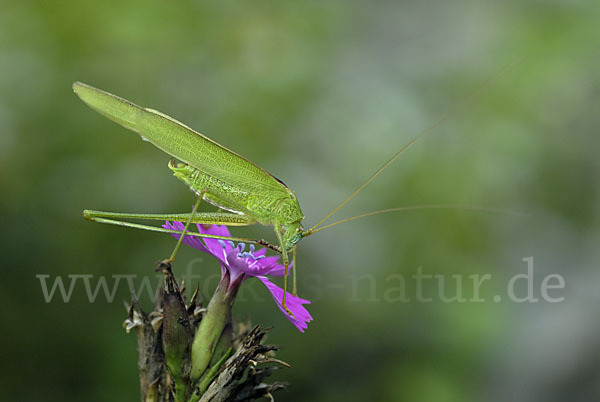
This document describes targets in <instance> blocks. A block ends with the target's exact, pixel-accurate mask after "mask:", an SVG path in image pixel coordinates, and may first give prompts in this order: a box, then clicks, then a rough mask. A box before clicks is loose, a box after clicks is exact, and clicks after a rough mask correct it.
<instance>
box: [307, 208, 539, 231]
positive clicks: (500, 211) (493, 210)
mask: <svg viewBox="0 0 600 402" xmlns="http://www.w3.org/2000/svg"><path fill="white" fill-rule="evenodd" d="M416 209H457V210H466V211H476V212H488V213H493V214H504V215H512V216H519V217H525V216H527V215H526V214H523V213H520V212H517V211H512V210H508V209H501V208H493V207H482V206H477V205H452V204H428V205H409V206H406V207H397V208H388V209H379V210H377V211H371V212H365V213H364V214H360V215H356V216H351V217H350V218H345V219H341V220H339V221H336V222H333V223H330V224H328V225H325V226H321V227H319V228H317V229H314V228H313V229H311V230H310V232H309V233H307V234H305V235H304V236H305V237H306V236H310V235H312V234H314V233H317V232H320V231H321V230H324V229H329V228H331V227H333V226H337V225H340V224H342V223H346V222H351V221H354V220H357V219H360V218H366V217H368V216H373V215H381V214H387V213H390V212H400V211H410V210H416Z"/></svg>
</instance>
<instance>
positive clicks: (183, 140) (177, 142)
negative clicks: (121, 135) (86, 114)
mask: <svg viewBox="0 0 600 402" xmlns="http://www.w3.org/2000/svg"><path fill="white" fill-rule="evenodd" d="M73 90H74V91H75V93H76V94H77V95H78V96H79V97H80V98H81V100H83V101H84V102H85V103H86V104H87V105H88V106H90V107H91V108H92V109H94V110H96V111H97V112H99V113H100V114H102V115H104V116H106V117H108V118H109V119H111V120H113V121H115V122H117V123H119V124H120V125H122V126H123V127H125V128H128V129H130V130H133V131H135V132H137V133H138V134H140V135H142V136H143V137H144V138H145V139H147V140H148V141H150V142H151V143H152V144H154V145H155V146H156V147H158V148H160V149H161V150H163V151H164V152H166V153H168V154H169V155H171V156H174V157H175V158H177V159H179V160H181V161H182V162H185V163H187V164H189V165H191V166H193V167H195V168H196V169H198V170H200V171H202V172H204V173H206V174H208V175H210V176H212V177H214V178H216V179H218V180H222V181H224V182H225V183H228V184H230V185H232V186H234V187H236V188H239V189H247V190H248V191H251V192H254V191H271V192H272V191H277V192H282V193H285V194H288V193H289V189H288V188H287V187H286V186H285V185H284V184H283V183H282V182H281V181H279V180H277V179H276V178H275V177H274V176H272V175H271V174H270V173H268V172H267V171H266V170H264V169H262V168H260V167H258V166H256V165H255V164H254V163H252V162H250V161H249V160H247V159H246V158H244V157H242V156H240V155H238V154H236V153H235V152H233V151H230V150H229V149H227V148H225V147H223V146H221V145H219V144H217V143H216V142H214V141H212V140H211V139H209V138H207V137H205V136H203V135H202V134H200V133H198V132H196V131H194V130H192V129H191V128H189V127H188V126H186V125H185V124H182V123H180V122H178V121H177V120H175V119H173V118H172V117H169V116H167V115H165V114H163V113H160V112H157V111H156V110H152V109H147V108H143V107H141V106H138V105H136V104H134V103H132V102H129V101H128V100H126V99H123V98H120V97H118V96H116V95H113V94H111V93H108V92H105V91H102V90H100V89H97V88H94V87H92V86H89V85H86V84H83V83H81V82H75V83H74V84H73Z"/></svg>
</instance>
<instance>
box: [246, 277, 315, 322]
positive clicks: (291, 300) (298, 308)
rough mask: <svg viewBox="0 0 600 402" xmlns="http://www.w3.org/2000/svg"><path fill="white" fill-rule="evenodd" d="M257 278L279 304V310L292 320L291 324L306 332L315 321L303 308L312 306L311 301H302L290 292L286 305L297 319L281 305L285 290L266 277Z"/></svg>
mask: <svg viewBox="0 0 600 402" xmlns="http://www.w3.org/2000/svg"><path fill="white" fill-rule="evenodd" d="M257 278H258V279H260V281H261V282H262V283H263V284H264V285H265V286H266V287H267V289H269V292H271V296H273V299H274V300H275V303H277V307H279V310H281V312H282V313H283V315H284V316H285V317H286V318H287V319H288V320H290V322H291V323H292V324H294V326H295V327H296V328H298V330H299V331H300V332H304V330H305V329H306V328H307V327H308V323H309V322H310V321H312V319H313V318H312V316H311V315H310V314H309V312H308V310H306V309H305V308H304V306H303V304H310V301H308V300H304V299H301V298H299V297H297V296H294V295H292V294H291V293H289V292H288V293H287V297H286V301H285V304H286V305H287V308H288V309H290V311H291V312H292V314H294V317H295V318H293V317H292V316H290V315H289V314H288V313H287V312H286V311H285V309H284V308H283V306H282V304H281V301H282V298H283V289H281V288H280V287H279V286H277V285H275V284H274V283H272V282H271V281H269V280H268V279H267V278H266V277H264V276H258V277H257Z"/></svg>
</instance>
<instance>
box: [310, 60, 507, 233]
mask: <svg viewBox="0 0 600 402" xmlns="http://www.w3.org/2000/svg"><path fill="white" fill-rule="evenodd" d="M517 63H518V62H513V63H509V64H507V65H505V66H504V67H503V68H501V69H500V70H499V71H498V72H496V73H495V74H493V75H492V76H491V77H490V78H488V79H487V80H486V81H484V82H483V83H481V84H479V85H478V86H477V87H476V88H474V89H473V90H472V91H471V92H469V93H468V94H467V95H466V96H465V97H464V98H462V100H460V101H459V102H456V103H455V105H454V107H452V108H450V109H449V110H448V111H447V112H446V113H444V114H443V115H442V116H441V117H440V118H438V119H437V120H436V121H435V122H434V123H433V124H431V125H430V126H429V127H427V128H425V129H424V130H423V131H421V132H420V133H419V134H417V135H416V136H415V137H413V139H411V140H410V141H409V142H408V143H407V144H406V145H404V146H403V147H402V148H400V150H399V151H398V152H396V153H395V154H394V155H392V157H391V158H390V159H388V160H387V161H386V162H385V163H384V164H383V165H381V166H380V167H379V168H378V169H377V170H375V172H373V174H371V176H369V178H367V180H365V181H364V182H363V183H362V184H361V185H360V186H358V188H357V189H356V190H354V192H352V194H350V195H349V196H348V197H346V199H345V200H344V201H342V202H341V203H340V204H339V205H338V206H337V207H335V208H334V209H333V210H332V211H331V212H330V213H328V214H327V215H326V216H325V217H324V218H323V219H321V220H320V221H319V222H317V224H316V225H314V226H313V227H312V228H310V229H309V230H307V231H306V232H305V236H310V235H311V234H313V233H315V232H316V229H317V228H318V227H319V226H321V225H322V224H323V223H324V222H325V221H327V220H328V219H329V218H331V216H332V215H333V214H335V213H336V212H337V211H339V210H340V208H342V207H343V206H344V205H346V204H347V203H348V202H350V200H352V199H353V198H354V197H355V196H356V195H357V194H358V193H360V192H361V191H362V190H363V189H364V188H365V187H366V186H367V185H368V184H369V183H370V182H372V181H373V180H374V179H375V178H376V177H377V176H379V174H380V173H381V172H383V171H384V170H385V169H386V168H387V167H388V166H389V165H391V164H392V163H393V162H394V161H395V160H396V159H398V157H399V156H400V155H401V154H402V153H403V152H404V151H406V150H407V149H408V148H410V147H411V146H413V145H414V144H415V143H416V142H417V141H419V140H420V139H421V138H422V137H423V136H425V135H426V134H428V133H429V132H431V131H433V130H434V129H435V128H437V127H438V126H439V125H441V124H442V123H444V122H445V121H446V120H448V119H449V118H450V117H452V116H453V115H454V114H455V113H456V112H457V111H458V110H459V109H460V108H461V107H463V106H464V105H465V104H468V103H470V102H472V101H473V100H474V99H475V98H477V97H478V96H479V95H481V94H482V93H483V91H484V90H485V89H486V88H487V87H488V86H489V85H490V84H491V83H492V82H493V81H494V80H496V78H498V77H499V76H500V75H502V74H503V73H504V72H505V71H506V70H508V69H509V68H510V67H512V66H513V65H515V64H517ZM373 212H378V211H373ZM390 212H391V211H390ZM340 223H341V222H340ZM328 226H332V225H328Z"/></svg>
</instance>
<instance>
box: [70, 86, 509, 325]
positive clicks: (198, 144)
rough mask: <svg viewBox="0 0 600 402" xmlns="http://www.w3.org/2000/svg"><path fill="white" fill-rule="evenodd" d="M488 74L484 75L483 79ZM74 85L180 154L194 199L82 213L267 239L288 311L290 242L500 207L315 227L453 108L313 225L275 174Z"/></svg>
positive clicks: (176, 167)
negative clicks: (253, 233) (350, 226)
mask: <svg viewBox="0 0 600 402" xmlns="http://www.w3.org/2000/svg"><path fill="white" fill-rule="evenodd" d="M492 78H493V77H492ZM490 81H491V79H490V80H488V81H487V82H486V83H485V84H488V83H489V82H490ZM485 84H484V85H485ZM484 85H482V87H480V88H479V90H481V89H482V88H483V86H484ZM73 90H74V91H75V93H76V94H77V95H78V96H79V97H80V98H81V100H83V101H84V102H85V103H86V104H87V105H88V106H90V107H91V108H92V109H94V110H96V111H97V112H99V113H100V114H102V115H104V116H106V117H108V118H109V119H111V120H113V121H115V122H117V123H119V124H120V125H122V126H123V127H125V128H128V129H130V130H133V131H135V132H137V133H138V134H140V135H141V136H142V138H143V139H145V140H147V141H149V142H151V143H152V144H154V145H155V146H156V147H158V148H159V149H161V150H162V151H164V152H166V153H167V154H169V155H171V156H173V157H175V158H177V159H178V160H180V161H181V162H179V163H176V162H173V161H171V162H169V168H170V169H171V170H172V171H173V172H174V175H175V176H176V177H177V178H178V179H180V180H182V181H183V182H184V183H185V184H187V185H188V187H189V188H190V189H191V190H192V191H193V192H194V193H195V194H196V195H197V196H198V201H197V202H196V204H195V206H194V209H193V210H192V212H191V213H183V214H136V213H131V214H130V213H116V212H102V211H92V210H85V211H84V217H85V218H86V219H89V220H91V221H95V222H101V223H109V224H113V225H119V226H127V227H133V228H138V229H144V230H151V231H157V232H166V233H179V232H175V231H172V230H167V229H164V228H159V227H155V226H146V225H141V224H136V223H132V222H127V221H121V220H117V219H149V220H177V221H182V222H187V224H186V226H185V229H184V231H183V233H182V235H183V234H184V233H185V235H186V236H189V235H192V236H200V237H210V238H218V239H224V240H238V241H245V242H249V243H256V244H261V245H264V246H267V247H269V248H270V249H272V250H274V251H277V252H279V253H281V255H282V260H283V263H284V266H285V275H284V292H283V300H282V304H283V307H284V308H285V309H286V311H287V312H288V313H289V314H290V315H291V312H290V311H289V310H288V309H287V307H286V305H285V298H286V294H287V273H288V267H289V265H290V259H289V254H290V253H291V254H292V258H293V263H292V268H293V294H294V295H296V272H295V271H296V270H295V268H296V264H295V257H296V244H297V243H298V242H299V241H300V240H301V239H302V238H304V237H307V236H310V235H312V234H314V233H316V232H318V231H320V230H323V229H326V228H329V227H332V226H335V225H338V224H340V223H344V222H348V221H351V220H354V219H358V218H362V217H365V216H370V215H375V214H381V213H387V212H395V211H402V210H408V209H423V208H462V209H474V210H484V211H492V212H503V211H499V210H495V209H493V208H481V207H471V206H453V205H420V206H410V207H401V208H390V209H385V210H378V211H372V212H368V213H365V214H361V215H358V216H354V217H351V218H347V219H343V220H340V221H337V222H334V223H331V224H328V225H325V226H321V225H322V224H323V223H324V222H325V221H326V220H327V219H329V218H330V217H331V216H332V215H333V214H334V213H335V212H337V211H338V210H339V209H340V208H341V207H342V206H344V205H345V204H346V203H348V202H349V201H350V200H351V199H352V198H353V197H354V196H356V195H357V194H358V193H359V192H360V191H361V190H362V189H363V188H364V187H365V186H366V185H367V184H369V183H370V182H371V181H372V180H373V179H374V178H375V177H376V176H377V175H379V174H380V173H381V172H382V171H383V170H384V169H386V168H387V167H388V166H389V165H390V164H391V163H392V162H393V161H394V160H396V158H398V156H399V155H400V154H401V153H402V152H404V151H405V150H406V149H408V148H409V147H410V146H412V145H413V144H414V143H415V142H417V140H418V139H419V138H421V137H422V136H423V135H425V134H426V133H427V132H429V131H431V130H432V129H433V128H435V127H436V126H438V125H439V124H440V123H441V122H442V121H444V120H446V119H447V118H448V117H449V116H450V115H452V112H448V113H447V114H445V115H444V116H443V117H442V118H440V119H439V120H438V121H437V122H436V123H435V124H433V125H432V126H430V127H429V128H428V129H426V130H424V131H422V132H421V133H420V134H418V135H417V136H415V137H414V138H413V139H412V140H411V141H409V142H408V143H407V144H406V145H404V146H403V147H402V148H401V149H400V150H399V151H397V152H396V153H395V154H394V155H393V156H392V157H391V158H390V159H389V160H388V161H387V162H385V163H384V164H383V165H382V166H381V167H380V168H379V169H377V170H376V171H375V172H374V173H373V174H372V175H371V176H370V177H369V178H368V179H367V180H366V181H365V182H363V183H362V184H361V185H360V186H359V187H358V188H357V189H356V190H355V191H354V192H353V193H352V194H350V195H349V196H348V197H347V198H346V199H345V200H344V201H343V202H342V203H341V204H339V205H338V206H337V207H336V208H335V209H333V210H332V211H331V212H330V213H329V214H328V215H327V216H325V218H323V219H321V220H320V221H319V222H318V223H317V224H316V225H314V226H313V227H312V228H310V229H308V230H305V229H304V228H303V227H302V220H303V219H304V214H303V213H302V210H301V209H300V205H299V203H298V200H297V198H296V194H295V193H294V192H293V191H292V190H290V189H289V188H288V187H287V186H286V185H285V184H284V183H283V182H282V181H281V180H279V179H277V178H275V177H274V176H273V175H271V174H270V173H268V172H267V171H266V170H264V169H262V168H260V167H258V166H257V165H255V164H254V163H252V162H251V161H249V160H247V159H246V158H244V157H242V156H240V155H238V154H236V153H235V152H233V151H230V150H229V149H227V148H225V147H223V146H221V145H219V144H217V143H216V142H214V141H213V140H211V139H209V138H207V137H205V136H204V135H202V134H200V133H198V132H196V131H194V130H192V129H191V128H189V127H188V126H186V125H184V124H182V123H180V122H178V121H177V120H175V119H173V118H171V117H169V116H167V115H165V114H163V113H161V112H158V111H156V110H153V109H148V108H143V107H141V106H138V105H136V104H134V103H132V102H130V101H128V100H125V99H123V98H120V97H118V96H116V95H113V94H110V93H108V92H105V91H102V90H100V89H97V88H94V87H91V86H89V85H86V84H83V83H80V82H75V83H74V84H73ZM479 90H478V91H475V92H473V93H471V95H472V96H474V95H475V94H476V93H478V92H479ZM201 200H204V201H206V202H208V203H210V204H212V205H214V206H216V207H218V208H220V209H221V210H224V211H227V212H196V208H197V207H198V204H199V203H200V201H201ZM190 223H200V224H207V225H212V224H219V225H226V226H246V225H252V224H257V223H258V224H262V225H267V226H269V225H272V226H273V228H274V231H275V235H276V237H277V242H278V245H272V244H270V243H269V242H267V241H265V240H254V239H246V238H238V237H223V236H209V235H200V234H199V233H195V232H187V233H186V230H187V227H188V225H189V224H190ZM182 238H183V236H181V237H180V241H179V242H178V243H177V246H176V247H175V250H174V251H173V254H172V256H171V260H172V259H173V258H174V256H175V254H176V252H177V250H178V248H179V245H180V243H181V239H182Z"/></svg>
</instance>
